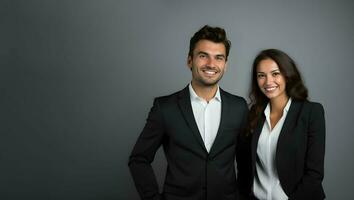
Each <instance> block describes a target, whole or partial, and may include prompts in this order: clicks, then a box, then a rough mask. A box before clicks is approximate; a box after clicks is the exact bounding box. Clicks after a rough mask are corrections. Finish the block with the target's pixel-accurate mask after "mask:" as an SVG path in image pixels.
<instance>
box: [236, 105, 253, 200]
mask: <svg viewBox="0 0 354 200" xmlns="http://www.w3.org/2000/svg"><path fill="white" fill-rule="evenodd" d="M243 104H244V105H243V108H244V112H243V113H240V115H241V116H242V128H241V129H240V130H241V131H240V133H239V135H238V139H237V145H236V162H237V185H238V188H239V195H240V196H239V197H240V199H248V198H249V195H250V192H251V190H250V189H251V184H252V183H251V178H250V177H251V136H250V135H249V134H247V133H246V131H247V123H248V107H247V103H246V101H244V102H243Z"/></svg>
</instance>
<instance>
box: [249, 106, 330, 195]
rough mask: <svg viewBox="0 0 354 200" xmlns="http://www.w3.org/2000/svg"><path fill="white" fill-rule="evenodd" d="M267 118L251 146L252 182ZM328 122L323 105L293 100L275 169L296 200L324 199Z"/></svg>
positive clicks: (278, 149)
mask: <svg viewBox="0 0 354 200" xmlns="http://www.w3.org/2000/svg"><path fill="white" fill-rule="evenodd" d="M264 121H265V116H264V114H263V113H262V115H261V116H260V119H259V121H258V125H257V127H256V129H255V131H254V133H253V137H252V143H251V152H252V153H251V154H252V155H251V157H252V176H251V177H252V180H251V183H253V178H254V175H255V173H256V157H257V144H258V139H259V136H260V133H261V131H262V128H263V124H264ZM324 154H325V119H324V110H323V107H322V105H321V104H319V103H313V102H308V101H296V100H293V101H292V103H291V105H290V109H289V112H288V114H287V116H286V119H285V122H284V124H283V127H282V129H281V132H280V135H279V139H278V143H277V149H276V158H275V162H276V168H277V172H278V176H279V180H280V184H281V186H282V188H283V190H284V192H285V193H286V195H287V196H288V197H289V199H296V200H298V199H299V200H317V199H324V198H325V194H324V191H323V188H322V180H323V171H324V170H323V168H324Z"/></svg>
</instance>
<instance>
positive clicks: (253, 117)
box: [248, 49, 308, 133]
mask: <svg viewBox="0 0 354 200" xmlns="http://www.w3.org/2000/svg"><path fill="white" fill-rule="evenodd" d="M267 59H271V60H273V61H274V62H276V63H277V65H278V67H279V70H280V73H281V74H282V75H283V76H284V79H285V82H286V87H285V91H286V94H287V95H288V96H289V97H291V98H292V99H295V100H307V97H308V91H307V88H306V87H305V85H304V83H303V81H302V78H301V75H300V72H299V70H298V69H297V66H296V64H295V62H294V60H293V59H291V58H290V57H289V56H288V55H287V54H286V53H284V52H282V51H280V50H278V49H266V50H263V51H261V52H260V53H259V54H258V55H257V57H256V58H255V59H254V62H253V66H252V80H251V81H252V82H251V88H250V90H251V91H250V94H249V98H250V100H251V102H250V105H251V110H250V114H249V127H248V128H249V131H248V132H249V133H252V132H253V130H254V128H255V126H256V125H257V120H258V117H259V116H260V114H261V113H262V112H263V109H264V106H265V104H266V103H267V102H268V101H269V99H268V98H267V97H266V96H265V95H264V94H263V93H262V91H261V90H260V89H259V87H258V83H257V66H258V65H259V63H260V62H261V61H262V60H267Z"/></svg>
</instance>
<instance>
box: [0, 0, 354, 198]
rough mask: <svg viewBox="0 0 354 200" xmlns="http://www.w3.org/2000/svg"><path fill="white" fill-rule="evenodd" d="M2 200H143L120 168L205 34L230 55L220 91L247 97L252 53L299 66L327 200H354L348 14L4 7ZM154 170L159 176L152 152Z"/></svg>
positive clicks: (222, 4) (130, 1) (44, 4)
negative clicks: (287, 58) (223, 41)
mask: <svg viewBox="0 0 354 200" xmlns="http://www.w3.org/2000/svg"><path fill="white" fill-rule="evenodd" d="M0 3H1V4H0V15H1V16H0V24H1V31H0V36H1V37H0V56H1V59H0V88H1V95H0V132H1V134H0V177H1V178H0V199H66V200H68V199H75V200H76V199H138V196H137V192H136V190H135V187H134V184H133V182H132V180H131V177H130V174H129V171H128V167H127V160H128V156H129V153H130V151H131V149H132V146H133V144H134V143H135V140H136V139H137V137H138V134H139V132H140V130H141V129H142V127H143V125H144V123H145V119H146V116H147V113H148V111H149V109H150V107H151V105H152V101H153V97H155V96H160V95H165V94H168V93H171V92H174V91H177V90H179V89H181V88H183V87H184V86H185V85H186V84H187V83H188V82H189V81H190V79H191V75H190V71H189V70H188V69H187V68H186V55H187V49H188V41H189V38H190V37H191V36H192V34H193V33H194V32H195V31H196V30H198V29H199V28H200V27H201V26H203V25H204V24H210V25H213V26H215V25H217V26H222V27H224V28H225V29H226V30H227V32H228V34H229V38H230V39H231V41H232V43H233V47H232V50H231V54H230V60H229V68H228V71H227V73H226V75H225V76H224V78H223V81H222V82H221V86H222V87H223V88H224V89H225V90H228V91H230V92H232V93H235V94H238V95H240V96H244V97H247V95H248V86H249V81H250V67H251V63H252V60H253V58H254V57H255V55H256V54H257V52H258V51H259V50H261V49H264V48H279V49H282V50H284V51H285V52H287V53H288V54H289V55H291V56H292V57H293V58H294V59H295V60H296V61H297V62H298V64H299V66H300V70H301V71H302V73H303V76H304V79H305V82H306V84H307V86H308V88H309V90H310V96H311V99H312V100H313V101H319V102H321V103H322V104H323V105H324V107H325V110H326V120H327V123H326V124H327V144H326V145H327V146H326V159H325V180H324V183H323V184H324V188H325V191H326V194H327V197H328V198H327V199H354V190H353V189H354V188H353V180H354V173H353V169H354V156H353V155H352V154H353V152H354V135H353V128H352V126H353V122H354V121H353V119H352V113H354V109H353V105H352V99H353V93H352V90H351V88H352V87H353V85H354V83H353V74H354V68H353V61H352V59H353V58H354V37H353V35H354V12H353V10H354V2H353V1H350V0H348V1H345V0H336V1H334V0H333V1H330V0H297V1H290V0H278V1H277V0H269V1H261V0H259V1H255V0H248V1H246V0H244V1H231V0H229V1H226V0H225V1H186V0H180V1H162V0H150V1H136V0H127V1H108V0H105V1H93V0H87V1H53V0H46V1H44V0H42V1H35V0H32V1H25V0H23V1H7V0H5V1H1V2H0ZM153 165H154V168H155V169H156V170H158V174H157V176H158V179H159V181H160V183H161V181H162V179H163V173H162V171H163V170H164V169H165V167H166V163H165V161H164V157H163V154H162V153H161V151H159V152H158V154H157V156H156V159H155V162H154V163H153Z"/></svg>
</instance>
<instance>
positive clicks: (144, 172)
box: [128, 99, 164, 200]
mask: <svg viewBox="0 0 354 200" xmlns="http://www.w3.org/2000/svg"><path fill="white" fill-rule="evenodd" d="M163 134H164V129H163V124H162V116H161V111H160V108H159V104H158V101H157V99H155V100H154V105H153V107H152V108H151V110H150V113H149V116H148V118H147V120H146V124H145V127H144V129H143V131H142V132H141V134H140V136H139V138H138V140H137V142H136V144H135V146H134V149H133V151H132V153H131V155H130V157H129V163H128V165H129V168H130V172H131V174H132V176H133V179H134V182H135V186H136V188H137V190H138V192H139V195H140V197H141V199H143V200H148V199H149V200H160V199H161V197H160V194H159V188H158V184H157V180H156V177H155V174H154V171H153V169H152V167H151V162H152V161H153V160H154V157H155V153H156V151H157V150H158V148H159V147H160V145H161V143H162V138H163Z"/></svg>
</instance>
